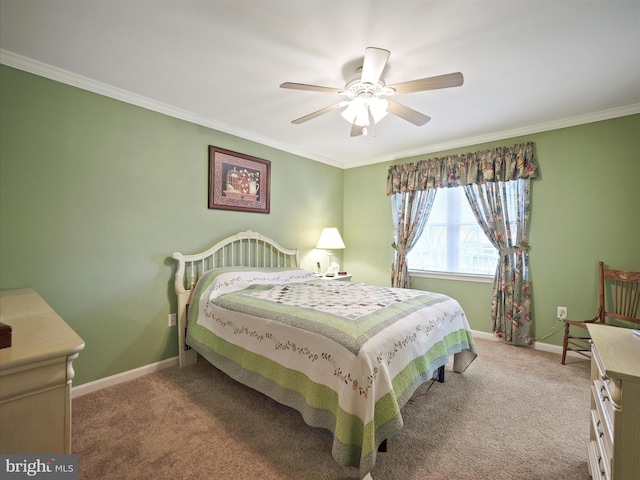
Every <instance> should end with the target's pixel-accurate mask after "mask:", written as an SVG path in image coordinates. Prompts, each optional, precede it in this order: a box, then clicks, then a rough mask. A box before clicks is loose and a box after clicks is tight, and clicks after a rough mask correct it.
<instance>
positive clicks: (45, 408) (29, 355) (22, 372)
mask: <svg viewBox="0 0 640 480" xmlns="http://www.w3.org/2000/svg"><path fill="white" fill-rule="evenodd" d="M0 321H1V322H2V323H6V324H8V325H10V326H11V327H12V346H11V347H9V348H3V349H0V453H3V454H11V453H17V454H56V453H67V454H68V453H71V381H72V379H73V375H74V372H73V367H72V362H73V359H74V358H76V357H77V356H78V353H79V352H80V350H82V349H83V348H84V342H83V341H82V339H81V338H80V337H79V336H78V335H77V334H76V333H75V332H74V331H73V330H72V329H71V328H70V327H69V326H68V325H67V324H66V323H65V322H64V320H62V319H61V318H60V317H59V316H58V315H57V314H56V312H54V311H53V310H52V309H51V307H50V306H49V305H48V304H47V303H46V302H45V301H44V300H43V299H42V297H40V295H38V294H37V293H36V292H35V291H34V290H32V289H23V290H6V291H2V292H0Z"/></svg>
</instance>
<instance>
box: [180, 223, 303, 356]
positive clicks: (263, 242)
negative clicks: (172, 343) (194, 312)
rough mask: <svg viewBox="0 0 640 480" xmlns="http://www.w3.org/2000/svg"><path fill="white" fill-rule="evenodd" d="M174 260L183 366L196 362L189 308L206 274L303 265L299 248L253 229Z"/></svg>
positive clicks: (181, 255)
mask: <svg viewBox="0 0 640 480" xmlns="http://www.w3.org/2000/svg"><path fill="white" fill-rule="evenodd" d="M172 257H173V258H175V259H176V260H177V261H178V269H177V270H176V275H175V289H176V295H177V296H178V312H177V320H178V354H179V358H180V366H181V367H184V366H185V365H188V364H190V363H194V362H195V361H196V353H195V352H194V351H193V350H190V349H188V347H187V346H186V345H185V334H186V327H187V308H188V305H189V303H190V302H191V293H192V291H193V288H194V286H195V284H196V283H197V281H198V279H199V278H200V277H201V276H202V274H203V273H205V272H208V271H209V270H212V269H214V268H220V267H237V266H242V267H257V268H275V267H292V268H298V267H299V266H300V249H299V248H296V249H293V250H292V249H288V248H284V247H282V246H280V245H279V244H278V243H277V242H275V241H273V240H272V239H270V238H269V237H265V236H264V235H261V234H259V233H256V232H252V231H251V230H247V231H245V232H240V233H238V234H236V235H232V236H230V237H227V238H225V239H224V240H221V241H220V242H218V243H216V244H215V245H214V246H213V247H211V248H209V249H208V250H206V251H204V252H201V253H196V254H194V255H183V254H182V253H179V252H175V253H174V254H173V255H172Z"/></svg>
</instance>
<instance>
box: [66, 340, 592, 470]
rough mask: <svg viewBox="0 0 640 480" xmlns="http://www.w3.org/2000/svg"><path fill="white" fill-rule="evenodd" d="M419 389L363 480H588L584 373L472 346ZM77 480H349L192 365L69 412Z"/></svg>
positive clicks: (266, 408) (575, 365)
mask: <svg viewBox="0 0 640 480" xmlns="http://www.w3.org/2000/svg"><path fill="white" fill-rule="evenodd" d="M477 344H478V351H479V355H478V358H477V359H476V360H475V361H474V362H473V363H472V364H471V365H470V366H469V368H468V369H467V370H466V372H465V373H463V374H456V373H454V372H453V371H451V369H450V368H447V372H446V382H445V383H444V384H439V383H437V382H436V383H433V384H432V385H431V384H425V385H423V386H422V387H421V388H420V389H419V390H418V391H417V392H416V394H415V395H414V397H413V398H412V399H411V401H410V402H409V403H408V404H407V405H406V406H405V407H404V408H403V410H402V414H403V418H404V421H405V425H404V428H403V430H402V431H401V432H400V433H399V434H398V435H396V436H395V437H393V438H392V439H390V440H389V451H388V452H386V453H380V454H379V455H378V460H377V464H376V467H375V469H374V471H373V472H372V474H373V478H374V480H424V479H430V480H440V479H442V480H445V479H446V480H455V479H461V480H462V479H469V480H471V479H478V480H480V479H491V480H501V479H504V480H507V479H508V480H512V479H521V480H525V479H541V480H542V479H544V480H549V479H562V480H586V479H589V478H590V477H589V473H588V470H587V443H588V439H589V362H588V360H586V359H585V360H578V359H574V358H570V359H569V360H568V362H567V365H565V366H563V365H560V358H559V356H558V355H556V354H553V353H548V352H541V351H536V350H531V349H524V348H517V347H511V346H508V345H505V344H502V343H498V342H493V341H487V340H477ZM72 441H73V452H74V453H77V454H78V455H79V471H80V479H87V480H94V479H98V478H99V479H104V480H108V479H126V480H131V479H167V480H168V479H219V480H239V479H256V480H257V479H260V480H276V479H277V480H294V479H295V480H325V479H326V480H329V479H331V480H346V479H357V478H358V472H357V470H356V469H355V468H345V467H340V466H339V465H337V464H336V463H335V462H334V461H333V459H332V457H331V435H330V433H328V432H326V431H324V430H320V429H315V428H311V427H309V426H307V425H306V424H305V423H304V422H303V420H302V418H301V416H300V415H299V414H298V413H297V412H295V411H294V410H291V409H289V408H287V407H284V406H282V405H279V404H277V403H276V402H274V401H272V400H270V399H269V398H267V397H265V396H263V395H261V394H259V393H257V392H254V391H253V390H251V389H249V388H247V387H245V386H243V385H241V384H239V383H237V382H235V381H233V380H231V379H229V378H228V377H227V376H225V375H224V374H222V373H221V372H220V371H218V370H216V369H215V368H213V367H212V366H211V365H209V364H208V363H206V362H205V361H204V360H201V361H200V362H199V363H198V364H197V365H194V366H191V367H188V368H185V369H179V368H178V367H175V368H169V369H166V370H163V371H161V372H157V373H154V374H151V375H147V376H145V377H142V378H138V379H136V380H132V381H129V382H125V383H121V384H119V385H116V386H113V387H110V388H106V389H103V390H100V391H98V392H94V393H90V394H87V395H84V396H81V397H78V398H75V399H74V400H73V437H72Z"/></svg>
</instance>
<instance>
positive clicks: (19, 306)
mask: <svg viewBox="0 0 640 480" xmlns="http://www.w3.org/2000/svg"><path fill="white" fill-rule="evenodd" d="M0 321H2V322H3V323H6V324H7V325H10V326H11V328H12V332H11V333H12V346H11V347H9V348H3V349H0V370H8V369H11V368H15V367H19V366H21V365H25V364H31V363H34V362H38V361H45V360H49V359H52V358H58V357H61V356H66V355H72V354H75V353H78V352H79V351H80V350H82V349H83V348H84V341H83V340H82V338H80V337H79V336H78V334H76V332H74V331H73V330H72V329H71V327H69V325H67V324H66V323H65V321H64V320H63V319H62V318H60V317H59V316H58V314H57V313H56V312H54V311H53V309H52V308H51V307H50V306H49V304H47V302H45V301H44V300H43V299H42V297H41V296H40V295H38V293H37V292H36V291H35V290H33V289H31V288H25V289H20V290H5V291H0Z"/></svg>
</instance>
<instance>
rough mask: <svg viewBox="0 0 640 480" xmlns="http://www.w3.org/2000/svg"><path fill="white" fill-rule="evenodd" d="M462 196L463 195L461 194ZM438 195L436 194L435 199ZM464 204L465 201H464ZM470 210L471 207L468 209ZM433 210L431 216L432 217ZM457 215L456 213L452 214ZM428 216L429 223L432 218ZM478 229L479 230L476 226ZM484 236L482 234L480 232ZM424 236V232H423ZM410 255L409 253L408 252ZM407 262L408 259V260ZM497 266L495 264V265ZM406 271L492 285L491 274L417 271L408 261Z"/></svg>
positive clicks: (512, 219) (411, 273)
mask: <svg viewBox="0 0 640 480" xmlns="http://www.w3.org/2000/svg"><path fill="white" fill-rule="evenodd" d="M451 188H459V189H463V188H464V187H462V186H459V187H451ZM463 194H464V193H463ZM437 195H438V193H436V199H437ZM465 202H466V199H465ZM469 208H471V207H469ZM433 213H434V212H433V210H432V212H431V215H433ZM454 213H457V212H454ZM431 215H430V217H429V221H430V220H431V218H433V217H432V216H431ZM515 218H516V217H515V215H510V220H511V223H512V229H513V230H512V233H515V228H516V227H515ZM429 221H428V222H427V226H428V225H429ZM478 228H480V227H479V226H478ZM425 231H426V230H425ZM482 234H484V232H482ZM423 235H424V232H423ZM409 255H410V252H409ZM408 260H409V259H408ZM496 266H497V264H496ZM408 271H409V276H412V277H424V278H434V279H442V280H454V281H465V282H478V283H493V280H494V275H493V274H474V273H466V272H444V271H439V270H438V271H435V270H418V269H415V268H412V267H411V262H410V261H408Z"/></svg>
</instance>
